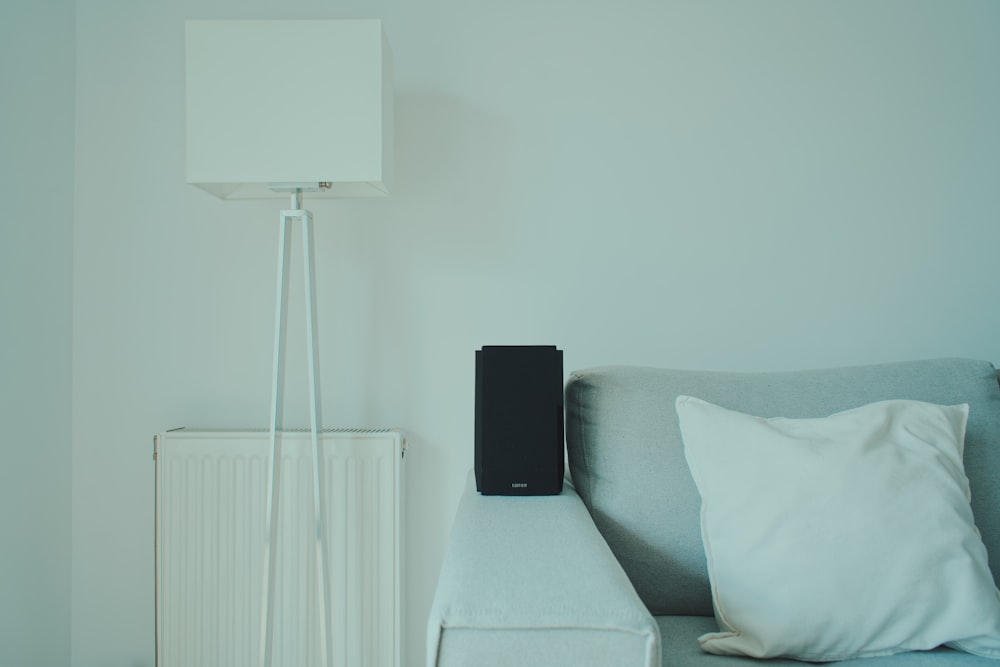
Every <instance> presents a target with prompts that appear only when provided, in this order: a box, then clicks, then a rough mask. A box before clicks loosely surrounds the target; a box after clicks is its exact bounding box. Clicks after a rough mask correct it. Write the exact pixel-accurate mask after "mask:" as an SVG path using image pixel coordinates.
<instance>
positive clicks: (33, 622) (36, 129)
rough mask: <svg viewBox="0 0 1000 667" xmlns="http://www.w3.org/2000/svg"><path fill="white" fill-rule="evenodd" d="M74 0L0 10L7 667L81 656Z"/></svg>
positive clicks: (1, 629) (1, 639) (0, 608)
mask: <svg viewBox="0 0 1000 667" xmlns="http://www.w3.org/2000/svg"><path fill="white" fill-rule="evenodd" d="M73 16H74V7H73V0H45V1H44V2H36V1H33V0H5V1H4V2H2V3H0V421H2V425H3V431H2V433H3V435H2V436H0V663H2V664H4V665H18V667H51V666H52V665H66V664H68V663H69V656H70V641H69V627H70V484H71V477H70V473H71V469H72V468H71V463H70V457H71V454H72V449H71V447H70V444H71V443H70V441H71V438H70V435H71V432H70V402H71V397H70V373H71V362H70V350H71V343H70V332H71V327H72V303H71V294H72V282H71V281H72V278H73V269H72V261H73V90H74V88H73V78H74V74H75V69H74V64H73V54H74V50H73Z"/></svg>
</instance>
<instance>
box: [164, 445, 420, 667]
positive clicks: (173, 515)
mask: <svg viewBox="0 0 1000 667" xmlns="http://www.w3.org/2000/svg"><path fill="white" fill-rule="evenodd" d="M310 447H311V440H310V437H309V435H308V434H307V433H301V432H294V433H292V432H288V433H285V434H283V436H282V438H281V449H282V457H281V461H282V466H281V477H280V482H279V492H280V495H279V518H278V522H279V523H278V542H277V546H276V553H275V558H276V560H275V567H276V578H275V589H274V591H275V593H274V604H275V607H274V609H275V612H274V635H273V650H274V654H273V656H274V657H273V666H274V667H293V666H294V667H302V666H304V665H305V666H308V665H317V664H318V660H319V645H318V643H319V627H318V624H317V613H316V605H317V604H318V600H319V598H320V591H319V590H318V586H317V585H316V577H315V567H316V560H315V559H316V553H315V549H314V542H313V540H314V536H313V525H314V522H313V496H312V467H311V466H312V455H311V450H310ZM320 448H321V467H322V481H323V495H322V498H323V513H324V517H323V518H324V523H325V545H326V554H327V578H328V581H329V586H330V603H329V607H328V611H327V616H328V619H329V623H330V627H329V635H330V646H331V655H330V660H331V664H332V665H333V666H334V667H356V666H372V667H398V665H399V641H400V636H401V628H400V610H399V605H398V600H399V587H400V583H401V582H400V581H399V572H400V571H401V568H400V557H401V544H400V534H401V533H400V530H401V513H402V498H401V495H402V494H401V481H402V480H401V476H402V452H403V443H402V436H401V435H400V434H399V433H398V432H395V431H349V432H343V431H337V432H334V431H331V432H324V433H323V434H321V436H320ZM269 457H270V447H269V439H268V437H267V434H266V433H259V432H239V433H236V432H232V433H230V432H190V431H178V432H169V433H164V434H160V436H158V438H157V472H156V474H157V480H156V483H157V517H156V531H157V554H156V558H157V568H156V569H157V665H158V667H200V666H204V667H247V666H250V665H256V664H257V662H258V655H257V652H258V647H259V636H260V618H261V606H260V605H261V588H262V585H263V581H264V579H263V557H262V554H263V544H264V527H265V511H266V494H267V471H268V462H269Z"/></svg>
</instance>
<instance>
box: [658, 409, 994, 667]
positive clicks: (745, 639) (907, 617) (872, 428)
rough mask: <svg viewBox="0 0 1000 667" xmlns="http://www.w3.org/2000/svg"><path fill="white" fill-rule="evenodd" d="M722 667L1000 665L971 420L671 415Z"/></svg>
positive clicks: (707, 641) (927, 412)
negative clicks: (973, 470)
mask: <svg viewBox="0 0 1000 667" xmlns="http://www.w3.org/2000/svg"><path fill="white" fill-rule="evenodd" d="M677 413H678V415H679V417H680V425H681V433H682V434H683V439H684V446H685V454H686V456H687V460H688V463H689V464H690V468H691V471H692V473H693V475H694V479H695V481H696V483H697V486H698V488H699V490H700V492H701V495H702V499H703V502H702V509H701V520H702V533H703V537H704V543H705V549H706V553H707V556H708V566H709V574H710V578H711V582H712V593H713V600H714V604H715V610H716V614H715V615H716V619H717V620H718V621H719V625H720V631H719V632H714V633H709V634H706V635H704V636H703V637H701V639H700V641H701V644H702V648H704V649H705V650H706V651H707V652H709V653H718V654H722V655H748V656H752V657H758V658H770V657H779V656H781V657H791V658H798V659H800V660H809V661H831V660H844V659H847V658H856V657H866V656H879V655H890V654H893V653H900V652H903V651H912V650H930V649H933V648H935V647H937V646H939V645H941V644H948V645H949V646H952V647H953V648H957V649H959V650H963V651H966V652H969V653H975V654H978V655H986V656H989V657H993V658H1000V594H998V592H997V589H996V586H995V584H994V582H993V577H992V574H991V573H990V570H989V567H988V565H987V554H986V548H985V547H984V546H983V543H982V540H981V539H980V537H979V533H978V531H977V529H976V527H975V524H974V520H973V517H972V510H971V508H970V506H969V495H970V494H969V483H968V479H967V478H966V476H965V472H964V470H963V466H962V446H963V443H964V440H965V429H966V421H967V418H968V414H969V407H968V405H965V404H962V405H952V406H943V405H936V404H932V403H927V402H921V401H904V400H895V401H881V402H877V403H872V404H869V405H865V406H861V407H858V408H853V409H851V410H847V411H844V412H839V413H836V414H833V415H830V416H828V417H823V418H811V419H787V418H782V417H780V416H779V417H768V418H765V417H760V416H754V415H748V414H745V413H742V412H738V411H734V410H728V409H726V408H723V407H720V406H717V405H714V404H712V403H708V402H706V401H703V400H700V399H697V398H693V397H690V396H681V397H679V398H678V399H677Z"/></svg>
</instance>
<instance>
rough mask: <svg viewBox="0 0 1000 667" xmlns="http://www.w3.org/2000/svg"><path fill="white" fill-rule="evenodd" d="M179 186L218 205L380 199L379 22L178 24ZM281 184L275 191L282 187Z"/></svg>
mask: <svg viewBox="0 0 1000 667" xmlns="http://www.w3.org/2000/svg"><path fill="white" fill-rule="evenodd" d="M185 92H186V129H187V133H186V134H187V139H186V142H187V153H186V154H187V182H188V183H192V184H194V185H197V186H198V187H200V188H202V189H204V190H207V191H208V192H210V193H212V194H214V195H216V196H218V197H221V198H223V199H253V198H262V197H287V196H288V195H287V186H289V185H291V186H292V187H297V186H298V185H300V184H312V186H313V187H314V188H315V187H316V186H317V184H319V183H329V184H330V186H329V188H328V189H322V190H319V191H316V192H314V193H311V194H310V197H373V196H375V197H377V196H384V195H387V194H388V192H389V188H390V185H391V178H392V129H393V106H392V52H391V51H390V49H389V43H388V41H387V40H386V38H385V34H384V32H383V30H382V22H381V21H379V20H374V19H373V20H320V21H187V23H186V91H185ZM283 187H284V188H285V189H284V190H282V188H283Z"/></svg>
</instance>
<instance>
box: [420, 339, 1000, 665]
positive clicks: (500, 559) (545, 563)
mask: <svg viewBox="0 0 1000 667" xmlns="http://www.w3.org/2000/svg"><path fill="white" fill-rule="evenodd" d="M679 395H691V396H696V397H699V398H702V399H704V400H706V401H710V402H712V403H714V404H718V405H721V406H725V407H728V408H730V409H733V410H739V411H742V412H746V413H749V414H753V415H761V416H783V417H791V418H800V417H825V416H827V415H830V414H832V413H835V412H840V411H844V410H848V409H850V408H854V407H857V406H861V405H864V404H869V403H873V402H876V401H884V400H889V399H913V400H919V401H926V402H929V403H935V404H942V405H953V404H957V403H968V404H969V406H970V410H969V421H968V427H967V431H966V437H965V452H964V462H965V469H966V473H967V475H968V478H969V485H970V486H971V492H972V501H971V502H972V510H973V515H974V517H975V523H976V526H977V527H978V529H979V531H980V533H981V535H982V541H983V544H985V546H986V548H987V551H988V553H989V565H990V569H991V571H992V572H993V573H994V579H996V578H997V577H996V573H1000V387H998V377H997V371H996V370H995V369H994V368H993V366H992V365H991V364H989V363H985V362H979V361H973V360H967V359H942V360H931V361H919V362H907V363H894V364H883V365H875V366H859V367H852V368H841V369H829V370H818V371H804V372H789V373H719V372H693V371H674V370H662V369H650V368H638V367H620V366H617V367H604V368H596V369H591V370H585V371H579V372H575V373H572V374H571V376H570V378H569V380H568V381H567V384H566V394H565V400H566V442H567V456H568V463H569V472H570V477H569V478H568V479H567V484H566V486H565V488H564V491H563V493H562V494H561V495H559V496H538V497H499V496H481V495H479V494H478V493H476V491H475V484H474V480H473V479H472V476H471V475H470V479H469V483H468V486H467V488H466V491H465V493H464V495H463V497H462V498H461V501H460V504H459V509H458V512H457V515H456V517H455V521H454V526H453V529H452V534H451V537H450V541H449V544H448V548H447V551H446V555H445V559H444V562H443V565H442V569H441V573H440V578H439V581H438V586H437V590H436V595H435V599H434V602H433V605H432V609H431V613H430V618H429V622H428V641H427V664H428V666H429V667H431V666H439V667H451V666H459V665H461V666H464V667H471V666H477V667H485V666H490V665H512V666H513V665H517V666H518V667H525V666H530V665H539V666H542V665H544V666H546V667H558V666H561V665H566V666H570V665H572V666H573V667H580V666H584V667H586V666H588V665H594V666H597V665H600V666H602V667H607V666H612V665H623V666H626V665H627V666H635V667H640V666H646V667H655V666H657V665H661V664H662V665H663V666H664V667H668V666H677V667H686V666H688V665H691V666H701V665H704V666H705V667H739V666H740V665H750V664H759V662H760V661H757V660H755V659H752V658H745V657H727V656H718V655H711V654H708V653H705V652H703V651H702V650H701V648H700V646H699V643H698V640H697V638H698V637H699V636H700V635H702V634H703V633H707V632H715V631H716V630H717V629H718V628H719V625H718V624H717V622H716V619H715V618H714V616H713V598H712V592H711V589H710V583H709V575H708V568H707V564H706V556H705V551H704V546H703V543H702V533H701V525H700V520H699V513H700V503H701V500H700V495H699V492H698V488H697V487H696V486H695V483H694V480H693V478H692V476H691V473H690V470H689V467H688V465H687V463H686V461H685V454H684V446H683V443H682V439H681V433H680V428H679V425H678V418H677V413H676V412H675V410H674V402H675V399H676V397H677V396H679ZM900 557H901V558H904V557H905V554H900ZM766 664H783V665H784V664H788V665H792V664H802V663H798V662H795V661H791V660H787V659H774V660H771V661H768V662H767V663H766ZM843 664H845V665H866V666H869V665H870V666H871V667H899V666H901V665H906V666H921V665H927V666H945V667H946V666H949V665H955V666H960V667H967V666H971V665H992V666H993V667H996V666H997V665H1000V661H997V660H993V659H990V658H985V657H979V656H976V655H972V654H969V653H963V652H960V651H955V650H952V649H948V648H937V649H934V650H931V651H920V652H907V653H898V654H895V655H891V656H884V657H874V658H860V659H852V660H846V661H844V662H843Z"/></svg>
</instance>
